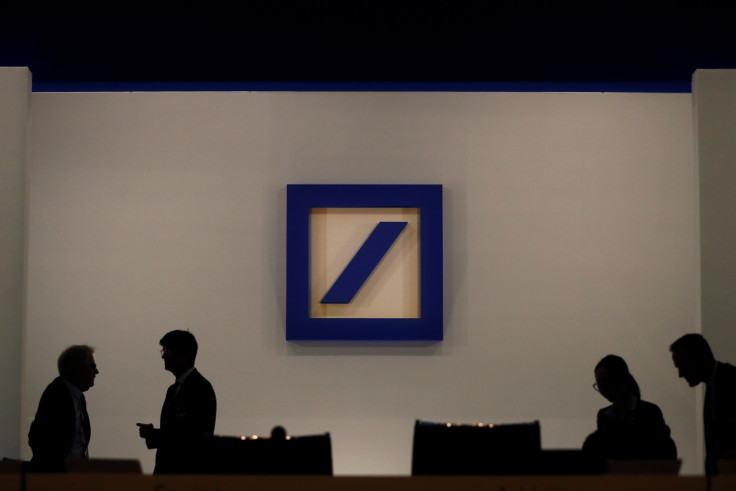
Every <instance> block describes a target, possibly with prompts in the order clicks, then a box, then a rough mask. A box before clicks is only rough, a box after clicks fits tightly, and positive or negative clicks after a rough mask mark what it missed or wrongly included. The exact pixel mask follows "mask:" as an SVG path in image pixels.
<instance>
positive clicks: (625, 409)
mask: <svg viewBox="0 0 736 491" xmlns="http://www.w3.org/2000/svg"><path fill="white" fill-rule="evenodd" d="M595 380H596V383H595V384H594V385H593V388H594V389H595V390H597V391H598V392H600V393H601V395H602V396H603V397H605V398H606V399H608V401H610V402H612V404H611V405H610V406H607V407H604V408H603V409H601V410H600V411H598V421H597V424H598V429H597V430H596V431H595V432H594V433H592V434H591V435H590V436H588V438H587V439H586V440H585V443H584V445H583V450H584V451H586V452H589V453H590V454H591V455H593V456H595V457H598V458H603V459H611V460H657V459H674V458H677V447H676V446H675V442H674V441H673V440H672V438H671V437H670V428H669V426H667V424H665V421H664V417H663V416H662V411H661V410H660V409H659V407H657V405H656V404H652V403H651V402H647V401H643V400H642V399H641V392H640V391H639V384H637V383H636V380H635V379H634V376H633V375H631V373H630V372H629V367H628V366H627V365H626V362H625V361H624V359H623V358H621V357H620V356H616V355H608V356H606V357H604V358H603V359H602V360H601V361H600V362H598V364H597V365H596V367H595Z"/></svg>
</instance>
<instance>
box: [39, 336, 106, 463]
mask: <svg viewBox="0 0 736 491" xmlns="http://www.w3.org/2000/svg"><path fill="white" fill-rule="evenodd" d="M93 352H94V350H93V349H92V348H90V347H89V346H83V345H80V346H70V347H69V348H67V349H65V350H64V351H63V352H62V353H61V355H60V356H59V360H58V362H57V366H58V369H59V376H58V377H56V378H55V379H54V380H53V381H52V382H51V383H50V384H49V385H48V387H46V390H44V391H43V395H41V401H40V402H39V403H38V410H37V411H36V417H35V418H34V420H33V423H31V430H30V432H29V433H28V444H29V445H30V446H31V450H33V458H32V459H31V470H33V471H36V472H64V471H65V470H66V466H65V463H64V461H65V460H66V459H67V458H77V459H80V458H81V459H86V458H89V455H88V450H87V447H88V446H89V440H90V436H91V433H92V430H91V426H90V423H89V415H88V414H87V402H86V400H85V398H84V394H83V393H84V392H86V391H87V390H88V389H89V388H90V387H92V386H93V385H94V384H95V376H96V375H97V374H98V373H100V372H99V371H98V370H97V365H96V364H95V358H94V356H93V355H92V353H93Z"/></svg>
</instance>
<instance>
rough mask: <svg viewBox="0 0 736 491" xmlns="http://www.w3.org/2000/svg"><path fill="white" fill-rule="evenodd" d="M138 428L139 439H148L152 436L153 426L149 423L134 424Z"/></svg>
mask: <svg viewBox="0 0 736 491" xmlns="http://www.w3.org/2000/svg"><path fill="white" fill-rule="evenodd" d="M135 425H136V426H137V427H138V434H139V435H140V436H141V438H148V437H149V436H151V435H153V425H152V424H150V423H136V424H135Z"/></svg>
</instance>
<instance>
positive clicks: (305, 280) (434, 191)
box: [286, 184, 443, 341]
mask: <svg viewBox="0 0 736 491" xmlns="http://www.w3.org/2000/svg"><path fill="white" fill-rule="evenodd" d="M286 201H287V204H286V208H287V218H286V229H287V230H286V239H287V244H286V339H287V340H288V341H442V337H443V258H442V254H443V253H442V185H439V184H437V185H434V184H433V185H401V184H397V185H363V184H349V185H335V184H290V185H287V187H286ZM372 207H374V208H418V209H419V220H420V227H419V228H420V231H419V251H420V252H419V275H420V277H419V312H420V314H419V317H418V318H388V319H387V318H315V317H311V316H310V300H309V299H310V270H309V269H310V268H309V264H310V230H309V224H310V213H311V210H312V208H372Z"/></svg>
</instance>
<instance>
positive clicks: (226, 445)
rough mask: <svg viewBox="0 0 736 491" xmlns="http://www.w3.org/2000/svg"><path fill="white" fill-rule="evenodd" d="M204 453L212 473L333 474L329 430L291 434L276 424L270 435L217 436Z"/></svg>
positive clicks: (208, 469)
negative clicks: (316, 433)
mask: <svg viewBox="0 0 736 491" xmlns="http://www.w3.org/2000/svg"><path fill="white" fill-rule="evenodd" d="M203 455H204V456H205V457H204V459H205V462H204V464H205V466H204V467H205V469H206V472H207V473H210V474H270V475H332V443H331V440H330V434H329V433H324V434H320V435H307V436H288V435H287V434H286V431H285V430H284V429H283V428H281V427H279V426H277V427H276V428H274V429H273V431H272V433H271V436H270V437H246V436H214V437H212V438H210V439H208V440H207V441H206V442H205V446H204V452H203Z"/></svg>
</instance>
